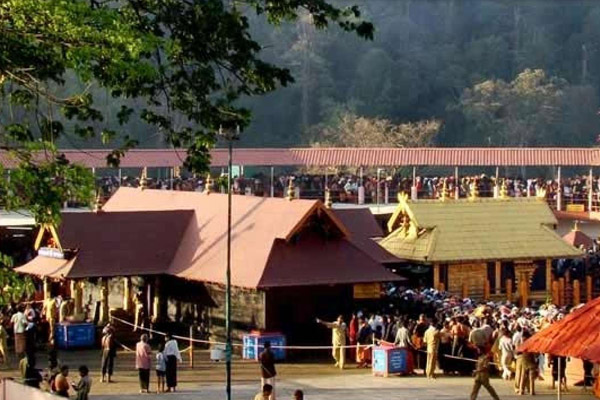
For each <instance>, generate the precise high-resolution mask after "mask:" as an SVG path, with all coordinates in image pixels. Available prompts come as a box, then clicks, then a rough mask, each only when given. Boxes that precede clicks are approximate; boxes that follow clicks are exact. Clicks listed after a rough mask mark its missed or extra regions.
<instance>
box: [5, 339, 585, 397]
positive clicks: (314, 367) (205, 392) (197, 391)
mask: <svg viewBox="0 0 600 400" xmlns="http://www.w3.org/2000/svg"><path fill="white" fill-rule="evenodd" d="M59 359H60V362H61V363H65V364H68V365H70V366H71V367H72V368H73V371H72V372H73V373H72V375H75V376H72V378H73V379H76V368H77V366H79V365H81V364H86V365H87V366H88V367H90V369H91V371H92V372H91V376H92V379H93V382H94V384H93V387H92V395H91V398H92V399H96V400H116V399H124V400H133V399H139V398H145V399H148V400H155V399H164V398H170V399H173V400H192V399H194V400H196V399H203V400H213V399H214V400H217V399H219V400H221V399H224V398H225V389H224V382H225V365H224V364H223V363H218V362H212V361H210V360H209V359H208V353H207V352H205V351H197V352H196V353H195V360H196V362H195V368H194V369H191V368H189V366H188V365H187V360H186V358H184V364H183V365H182V368H181V369H180V370H179V387H178V392H177V393H166V394H156V393H153V394H144V395H140V394H139V393H138V392H139V386H138V380H137V371H135V370H134V357H133V354H132V353H126V352H119V354H118V356H117V360H116V372H115V376H114V380H115V382H114V383H111V384H103V383H100V371H99V366H100V365H99V364H100V353H99V351H98V350H86V351H68V352H61V353H60V354H59ZM38 360H39V361H38V364H39V366H40V367H43V366H45V365H46V357H45V355H44V354H39V356H38ZM575 362H578V361H575ZM277 367H278V372H279V380H278V381H277V398H278V399H279V400H282V399H291V397H292V393H293V391H294V390H295V389H302V390H303V391H304V392H305V396H306V398H307V399H324V400H329V399H331V400H333V399H335V400H340V399H344V400H354V399H356V400H364V399H370V400H379V399H381V400H384V399H414V400H430V399H440V400H443V399H447V400H454V399H457V400H458V399H468V398H469V394H470V392H471V387H472V382H473V380H472V378H469V377H444V376H441V377H439V378H438V379H437V380H435V381H429V380H427V379H425V378H423V377H421V376H417V377H389V378H380V377H374V376H372V375H371V371H370V370H363V369H360V370H359V369H356V368H355V367H354V366H353V365H350V366H349V367H347V369H346V370H344V371H340V370H338V369H336V368H334V367H333V366H332V365H331V364H329V363H328V362H326V361H322V362H311V363H293V364H292V363H289V364H279V365H278V366H277ZM258 374H259V369H258V367H257V364H256V363H255V362H252V361H247V360H240V359H238V358H236V359H234V364H233V399H239V400H244V399H246V400H251V399H253V398H254V395H255V394H256V393H257V392H258V390H259V382H260V379H259V378H258ZM16 375H18V373H17V372H16V370H15V369H7V368H6V367H5V368H4V369H2V370H0V376H2V377H6V376H16ZM576 378H577V377H574V376H573V377H570V382H571V383H573V382H575V380H576ZM548 382H549V381H548V379H546V380H545V381H538V385H537V394H538V395H537V396H536V398H538V399H554V398H556V393H555V392H552V391H551V390H549V388H548ZM155 385H156V378H155V376H154V374H152V378H151V389H152V390H153V391H156V387H155ZM492 385H493V386H494V388H495V389H496V391H497V392H498V394H499V396H500V398H501V399H517V398H522V396H516V395H515V394H514V391H513V389H512V382H510V383H507V382H504V381H502V380H500V379H493V380H492ZM479 398H481V399H489V398H490V396H489V395H488V394H487V392H485V389H483V391H482V392H481V394H480V396H479ZM563 398H564V399H569V400H581V399H586V400H590V399H593V398H594V397H593V395H592V394H591V393H590V392H587V393H584V392H583V391H582V389H581V388H571V389H570V391H569V393H567V394H565V395H564V396H563ZM23 400H24V399H23Z"/></svg>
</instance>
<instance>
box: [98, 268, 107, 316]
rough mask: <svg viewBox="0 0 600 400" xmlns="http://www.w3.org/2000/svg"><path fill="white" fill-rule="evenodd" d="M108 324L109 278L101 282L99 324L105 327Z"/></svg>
mask: <svg viewBox="0 0 600 400" xmlns="http://www.w3.org/2000/svg"><path fill="white" fill-rule="evenodd" d="M107 322H108V278H102V279H101V280H100V319H99V320H98V323H99V324H100V325H104V324H106V323H107Z"/></svg>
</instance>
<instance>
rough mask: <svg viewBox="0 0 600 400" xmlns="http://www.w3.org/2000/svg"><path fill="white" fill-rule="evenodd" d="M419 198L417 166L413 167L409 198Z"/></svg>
mask: <svg viewBox="0 0 600 400" xmlns="http://www.w3.org/2000/svg"><path fill="white" fill-rule="evenodd" d="M418 198H419V193H418V191H417V167H413V179H412V186H411V188H410V199H411V200H417V199H418Z"/></svg>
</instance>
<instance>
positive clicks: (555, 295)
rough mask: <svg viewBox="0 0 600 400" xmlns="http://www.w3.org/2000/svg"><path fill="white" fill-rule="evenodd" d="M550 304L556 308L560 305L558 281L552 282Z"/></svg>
mask: <svg viewBox="0 0 600 400" xmlns="http://www.w3.org/2000/svg"><path fill="white" fill-rule="evenodd" d="M552 303H554V305H556V306H558V305H560V285H559V284H558V281H553V282H552Z"/></svg>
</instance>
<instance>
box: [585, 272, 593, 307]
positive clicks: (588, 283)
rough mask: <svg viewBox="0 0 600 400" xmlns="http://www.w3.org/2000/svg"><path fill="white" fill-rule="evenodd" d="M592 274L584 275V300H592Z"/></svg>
mask: <svg viewBox="0 0 600 400" xmlns="http://www.w3.org/2000/svg"><path fill="white" fill-rule="evenodd" d="M592 290H593V288H592V276H591V275H586V276H585V294H586V300H587V301H590V300H592V297H593V293H592Z"/></svg>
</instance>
